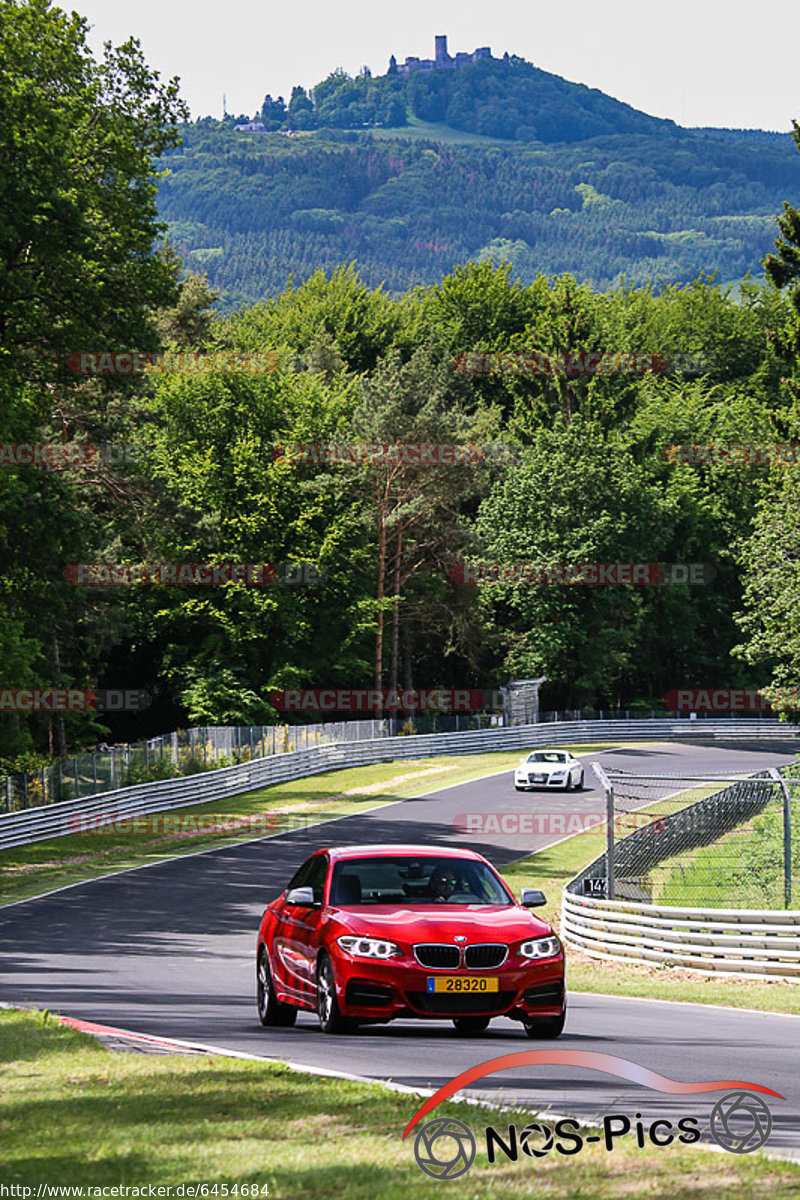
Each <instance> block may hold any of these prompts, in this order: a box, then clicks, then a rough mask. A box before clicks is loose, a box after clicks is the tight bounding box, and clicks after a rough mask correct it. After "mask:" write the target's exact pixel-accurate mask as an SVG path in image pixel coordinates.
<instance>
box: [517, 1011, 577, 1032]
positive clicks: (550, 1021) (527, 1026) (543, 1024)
mask: <svg viewBox="0 0 800 1200" xmlns="http://www.w3.org/2000/svg"><path fill="white" fill-rule="evenodd" d="M566 1019H567V1010H566V1009H564V1011H563V1012H562V1013H561V1015H560V1016H558V1017H534V1018H533V1020H532V1021H524V1022H523V1028H524V1030H525V1032H526V1033H527V1035H528V1037H529V1038H557V1037H560V1036H561V1034H562V1033H563V1031H564V1022H565V1021H566Z"/></svg>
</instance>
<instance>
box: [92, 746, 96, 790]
mask: <svg viewBox="0 0 800 1200" xmlns="http://www.w3.org/2000/svg"><path fill="white" fill-rule="evenodd" d="M92 783H93V788H92V790H93V791H95V792H96V791H97V755H96V754H95V752H94V750H93V751H92Z"/></svg>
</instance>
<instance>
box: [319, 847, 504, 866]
mask: <svg viewBox="0 0 800 1200" xmlns="http://www.w3.org/2000/svg"><path fill="white" fill-rule="evenodd" d="M325 853H326V854H328V855H330V858H331V861H332V862H336V861H338V860H339V859H345V858H383V857H385V856H386V855H390V854H399V855H402V856H404V857H405V856H408V857H409V858H411V857H414V858H416V857H417V856H422V855H424V856H425V858H430V857H431V856H434V857H437V858H468V859H472V860H477V861H478V862H483V859H482V857H481V855H480V854H476V852H475V851H474V850H464V849H461V848H460V847H458V846H403V845H400V846H392V845H389V844H381V845H366V846H329V847H327V848H326V850H325Z"/></svg>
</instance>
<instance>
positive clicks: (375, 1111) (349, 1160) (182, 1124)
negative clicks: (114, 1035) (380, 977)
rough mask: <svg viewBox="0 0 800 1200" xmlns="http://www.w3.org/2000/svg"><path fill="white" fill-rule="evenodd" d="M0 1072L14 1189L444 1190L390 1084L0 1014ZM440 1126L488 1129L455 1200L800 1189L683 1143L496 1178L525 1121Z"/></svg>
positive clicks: (552, 1160) (395, 1198)
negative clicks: (187, 1051) (125, 1048)
mask: <svg viewBox="0 0 800 1200" xmlns="http://www.w3.org/2000/svg"><path fill="white" fill-rule="evenodd" d="M0 1063H1V1064H2V1076H3V1089H2V1094H1V1095H0V1131H2V1134H1V1136H2V1164H0V1184H2V1185H4V1186H5V1187H9V1186H14V1185H16V1187H20V1186H27V1187H33V1188H34V1189H35V1188H36V1186H37V1185H38V1184H40V1183H41V1184H51V1185H62V1186H83V1187H84V1188H86V1187H104V1186H106V1187H109V1186H110V1187H113V1186H117V1185H128V1186H130V1187H137V1186H138V1187H142V1186H145V1187H147V1186H148V1185H154V1186H155V1185H158V1186H163V1187H167V1186H170V1187H173V1188H174V1187H176V1186H177V1185H180V1184H203V1183H205V1184H207V1185H209V1194H212V1195H213V1193H212V1192H211V1191H210V1189H211V1188H213V1186H214V1185H215V1184H216V1185H218V1186H219V1187H221V1186H222V1185H223V1184H226V1185H227V1186H228V1188H229V1189H230V1188H232V1187H234V1186H237V1185H238V1187H239V1188H240V1189H241V1187H242V1186H243V1185H245V1184H246V1185H247V1186H248V1188H250V1187H252V1186H253V1185H258V1189H259V1195H262V1194H263V1192H262V1189H263V1188H264V1187H266V1188H267V1189H268V1194H269V1198H270V1200H328V1198H330V1200H376V1198H378V1197H383V1196H386V1197H391V1200H418V1198H419V1200H422V1198H423V1197H425V1198H430V1197H431V1196H433V1195H434V1194H436V1195H438V1194H439V1192H438V1191H437V1189H442V1194H444V1192H445V1191H447V1188H448V1184H446V1183H439V1182H437V1181H434V1180H432V1179H430V1178H428V1177H427V1176H425V1175H423V1173H422V1172H421V1171H420V1169H419V1167H418V1166H417V1164H416V1162H415V1160H414V1156H413V1146H412V1139H413V1134H412V1135H411V1136H410V1137H409V1138H408V1139H407V1140H406V1141H405V1142H404V1141H403V1140H402V1133H403V1130H404V1128H405V1126H406V1124H407V1123H408V1121H409V1120H410V1119H411V1117H412V1116H413V1114H414V1113H415V1112H416V1110H417V1108H418V1107H419V1105H420V1103H421V1099H420V1098H417V1097H416V1096H412V1095H400V1094H398V1093H395V1092H391V1091H389V1090H388V1089H385V1088H382V1087H380V1086H379V1085H374V1084H359V1083H350V1082H345V1081H343V1080H333V1079H324V1078H315V1077H313V1076H307V1075H302V1074H299V1073H296V1072H293V1071H291V1070H289V1069H288V1068H286V1067H283V1066H280V1065H275V1066H273V1065H271V1064H264V1063H257V1062H244V1061H236V1060H232V1059H225V1058H221V1057H213V1058H212V1057H206V1056H202V1057H199V1058H198V1057H191V1058H190V1057H175V1058H172V1057H167V1058H158V1057H153V1056H149V1055H138V1054H120V1053H116V1052H113V1051H109V1050H106V1049H104V1048H103V1047H102V1046H101V1045H99V1044H98V1043H96V1042H95V1041H94V1040H93V1039H91V1038H89V1037H87V1036H85V1035H83V1034H79V1033H75V1032H74V1031H73V1030H71V1029H66V1028H64V1027H62V1026H60V1025H57V1024H56V1023H55V1022H54V1021H53V1020H52V1018H51V1019H49V1020H48V1019H47V1016H46V1014H32V1013H25V1014H23V1013H16V1012H15V1013H10V1012H5V1013H0ZM437 1073H439V1069H438V1068H437ZM437 1115H442V1116H450V1117H455V1118H456V1119H457V1120H460V1121H463V1122H465V1123H466V1124H468V1125H469V1126H470V1127H471V1128H472V1129H473V1130H474V1132H475V1134H476V1140H477V1142H478V1147H479V1150H478V1155H477V1158H476V1161H475V1163H474V1165H473V1166H472V1168H471V1169H470V1170H469V1171H468V1172H467V1173H466V1174H465V1175H463V1176H462V1177H461V1178H460V1179H459V1180H458V1184H457V1187H455V1188H451V1191H448V1192H447V1194H448V1195H450V1194H451V1192H452V1195H457V1196H458V1197H459V1200H479V1198H481V1200H482V1198H484V1197H487V1198H488V1197H495V1196H502V1197H503V1200H527V1198H529V1197H530V1196H532V1195H536V1196H539V1197H544V1198H546V1200H550V1198H552V1200H583V1198H586V1200H589V1198H591V1200H610V1198H612V1197H613V1198H614V1200H619V1197H622V1196H631V1197H635V1196H641V1195H645V1194H646V1195H647V1196H648V1198H649V1200H699V1198H700V1197H705V1196H707V1195H708V1196H711V1195H714V1196H725V1197H729V1198H735V1200H763V1197H764V1196H765V1195H769V1196H770V1198H771V1200H791V1198H792V1197H796V1196H797V1194H798V1190H800V1166H798V1165H796V1164H792V1163H788V1162H782V1161H771V1160H769V1159H766V1158H763V1157H760V1156H758V1155H755V1154H754V1155H738V1156H737V1155H732V1154H716V1153H713V1152H709V1151H706V1150H697V1149H695V1148H694V1147H684V1146H677V1147H676V1146H675V1145H673V1146H670V1147H665V1148H664V1149H661V1150H657V1149H655V1148H653V1147H650V1146H647V1147H646V1148H645V1149H642V1150H640V1149H639V1148H638V1147H637V1145H636V1141H635V1138H633V1137H631V1138H630V1141H625V1140H618V1141H617V1142H616V1144H615V1147H614V1150H613V1152H612V1153H608V1152H607V1151H606V1150H605V1149H604V1148H601V1145H589V1146H586V1147H585V1148H584V1149H583V1150H581V1152H580V1153H578V1154H576V1155H575V1156H573V1157H570V1158H565V1157H563V1156H561V1155H557V1154H553V1155H548V1156H546V1157H545V1158H542V1159H538V1160H537V1159H532V1158H527V1157H526V1156H525V1155H524V1154H522V1155H520V1158H521V1159H522V1161H520V1162H517V1163H512V1162H506V1161H505V1160H504V1159H501V1162H502V1165H501V1163H497V1164H496V1165H495V1166H492V1167H490V1166H489V1165H488V1163H487V1161H486V1158H485V1154H484V1153H483V1152H482V1150H481V1145H482V1142H483V1130H484V1129H485V1127H486V1125H488V1124H492V1123H494V1124H496V1125H497V1124H502V1123H506V1124H507V1123H509V1122H511V1121H514V1122H515V1123H517V1124H518V1125H523V1124H526V1123H527V1121H528V1120H529V1119H530V1115H529V1114H528V1115H524V1114H520V1113H516V1114H515V1113H511V1112H509V1113H506V1114H504V1115H503V1117H502V1118H501V1119H500V1121H498V1119H497V1117H496V1116H495V1115H493V1114H492V1113H491V1112H490V1111H488V1110H486V1109H481V1108H476V1107H474V1106H471V1105H470V1106H467V1105H459V1104H453V1103H449V1104H446V1105H441V1106H440V1107H439V1109H438V1110H437ZM544 1119H545V1120H546V1117H545V1118H544ZM6 1194H10V1193H6ZM34 1194H35V1193H34ZM84 1194H85V1193H84Z"/></svg>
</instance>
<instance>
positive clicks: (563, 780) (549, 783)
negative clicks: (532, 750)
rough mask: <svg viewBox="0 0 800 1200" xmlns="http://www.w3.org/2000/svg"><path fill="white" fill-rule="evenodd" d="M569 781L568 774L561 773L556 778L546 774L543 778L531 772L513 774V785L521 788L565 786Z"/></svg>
mask: <svg viewBox="0 0 800 1200" xmlns="http://www.w3.org/2000/svg"><path fill="white" fill-rule="evenodd" d="M568 783H569V775H562V776H560V778H558V779H554V778H553V777H552V776H550V775H548V776H546V777H545V778H541V777H537V776H536V775H534V774H533V773H530V774H528V773H526V774H524V775H515V776H514V785H515V787H522V788H531V789H534V788H565V787H566V786H567V784H568Z"/></svg>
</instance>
